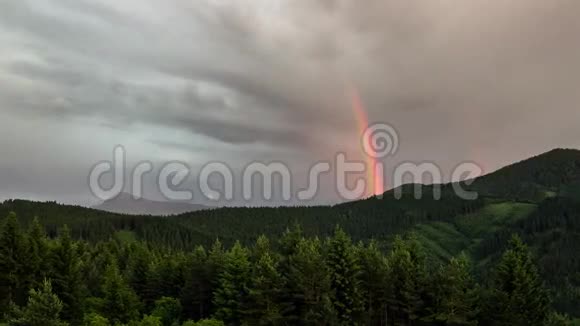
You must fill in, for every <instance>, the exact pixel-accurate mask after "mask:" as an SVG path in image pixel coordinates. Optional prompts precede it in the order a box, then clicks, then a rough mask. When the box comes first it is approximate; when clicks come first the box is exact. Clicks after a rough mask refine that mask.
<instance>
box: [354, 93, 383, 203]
mask: <svg viewBox="0 0 580 326" xmlns="http://www.w3.org/2000/svg"><path fill="white" fill-rule="evenodd" d="M350 101H351V107H352V110H353V113H354V116H355V118H356V120H357V129H358V132H359V138H358V139H357V142H358V143H359V144H360V143H361V141H364V142H369V141H370V139H368V138H367V139H364V140H361V138H362V137H364V135H365V131H366V130H367V128H368V127H369V118H368V114H367V111H366V109H365V107H364V104H363V101H362V99H361V97H360V95H359V92H358V90H357V89H356V88H355V87H352V88H351V91H350ZM369 136H370V135H369ZM360 148H361V153H362V155H363V157H364V158H365V164H366V173H367V175H366V182H367V189H366V193H365V195H366V196H372V195H381V194H383V192H384V185H383V174H384V173H383V170H382V165H380V164H378V163H379V162H378V160H377V159H376V158H374V157H372V156H371V155H367V154H366V153H365V151H364V149H363V148H362V145H361V146H360Z"/></svg>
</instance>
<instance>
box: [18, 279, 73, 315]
mask: <svg viewBox="0 0 580 326" xmlns="http://www.w3.org/2000/svg"><path fill="white" fill-rule="evenodd" d="M62 308H63V303H62V302H61V301H60V300H59V298H58V297H57V296H56V295H55V294H54V293H53V292H52V286H51V284H50V281H48V280H44V282H43V283H42V287H41V288H39V289H38V290H34V289H33V290H30V297H29V298H28V304H27V305H26V307H25V308H24V309H23V310H22V311H19V312H17V313H16V314H17V315H19V316H18V317H17V318H13V319H11V320H9V322H8V324H9V325H11V326H12V325H14V326H16V325H21V326H65V325H68V324H67V323H65V322H62V321H61V320H60V319H59V317H60V312H61V311H62Z"/></svg>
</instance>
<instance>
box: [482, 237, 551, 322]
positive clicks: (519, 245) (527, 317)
mask: <svg viewBox="0 0 580 326" xmlns="http://www.w3.org/2000/svg"><path fill="white" fill-rule="evenodd" d="M488 303H489V307H488V311H487V314H488V315H489V316H490V317H491V318H492V320H493V324H496V325H531V326H534V325H538V326H540V325H544V324H545V323H546V321H547V320H548V318H549V317H550V315H551V313H552V310H551V307H550V305H551V300H550V297H549V294H548V291H547V290H546V289H545V288H544V286H543V283H542V280H541V279H540V276H539V273H538V270H537V267H536V266H535V264H534V262H533V259H532V254H531V252H530V250H529V249H528V247H527V246H526V245H525V244H524V243H523V242H522V240H521V239H520V238H519V237H518V236H517V235H514V236H513V237H512V239H511V241H510V243H509V248H508V250H506V252H505V253H504V254H503V256H502V258H501V261H500V262H499V264H498V265H497V267H496V270H495V275H494V279H493V283H492V288H491V294H490V298H489V301H488Z"/></svg>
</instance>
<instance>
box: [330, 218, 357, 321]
mask: <svg viewBox="0 0 580 326" xmlns="http://www.w3.org/2000/svg"><path fill="white" fill-rule="evenodd" d="M327 263H328V266H329V269H330V280H331V284H332V288H333V289H334V291H335V293H334V300H333V303H334V309H335V310H336V313H337V316H338V319H339V322H340V324H341V325H355V324H356V323H358V322H359V320H360V318H361V314H362V310H363V307H364V302H363V298H362V295H361V291H360V272H361V269H360V263H359V261H358V258H357V254H356V250H355V247H354V246H353V245H352V242H351V239H350V238H349V237H348V235H347V234H346V233H345V232H344V231H343V230H342V229H341V228H340V227H337V228H336V230H335V232H334V236H333V237H332V238H330V240H329V243H328V255H327Z"/></svg>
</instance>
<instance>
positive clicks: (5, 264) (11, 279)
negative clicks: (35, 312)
mask: <svg viewBox="0 0 580 326" xmlns="http://www.w3.org/2000/svg"><path fill="white" fill-rule="evenodd" d="M2 224H3V225H2V230H1V233H0V313H2V312H6V310H7V308H8V307H9V303H10V302H14V303H16V304H18V305H23V304H24V303H26V298H27V292H28V286H29V285H30V282H29V277H28V276H29V274H28V273H29V271H28V270H27V261H28V251H27V249H26V238H25V237H24V235H23V234H22V231H21V230H20V226H19V224H18V220H17V218H16V214H14V213H10V214H9V215H8V217H7V218H6V219H5V220H4V221H3V223H2Z"/></svg>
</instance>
